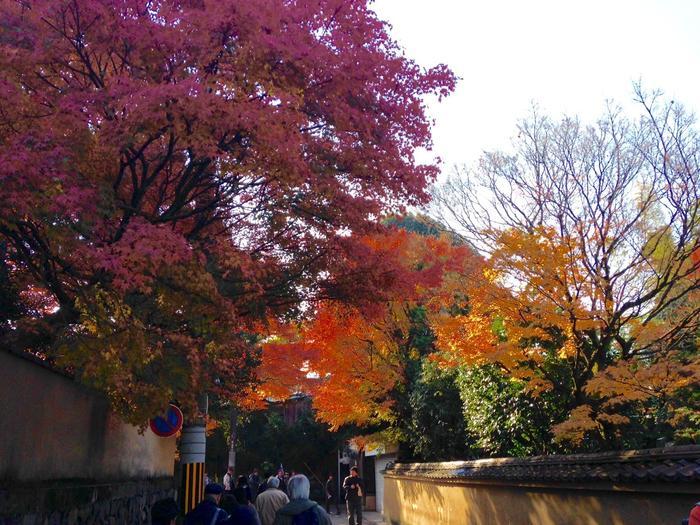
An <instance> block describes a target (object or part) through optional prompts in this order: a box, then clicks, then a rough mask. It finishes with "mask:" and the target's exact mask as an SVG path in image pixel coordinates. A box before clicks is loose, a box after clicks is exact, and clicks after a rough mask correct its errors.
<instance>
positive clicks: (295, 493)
mask: <svg viewBox="0 0 700 525" xmlns="http://www.w3.org/2000/svg"><path fill="white" fill-rule="evenodd" d="M310 490H311V484H310V483H309V478H307V477H306V476H304V475H303V474H297V475H296V476H293V477H291V478H289V484H288V486H287V492H288V494H289V503H287V504H286V505H285V506H284V507H282V508H281V509H279V510H278V511H277V514H276V515H275V522H274V525H292V524H294V523H303V524H307V523H313V524H318V525H332V523H331V517H330V516H329V515H328V513H327V512H326V511H325V510H323V507H321V506H320V505H319V504H318V503H316V502H315V501H311V500H310V499H309V491H310Z"/></svg>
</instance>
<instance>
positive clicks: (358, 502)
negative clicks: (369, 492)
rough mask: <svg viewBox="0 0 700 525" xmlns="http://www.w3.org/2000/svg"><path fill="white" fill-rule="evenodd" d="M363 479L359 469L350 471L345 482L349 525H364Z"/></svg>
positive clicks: (353, 468) (355, 468)
mask: <svg viewBox="0 0 700 525" xmlns="http://www.w3.org/2000/svg"><path fill="white" fill-rule="evenodd" d="M362 487H363V485H362V479H361V478H360V471H359V470H358V468H357V467H352V468H351V469H350V475H349V476H348V477H347V478H345V480H344V481H343V488H344V489H345V503H346V505H347V509H348V525H362V496H363V492H364V491H363V489H362Z"/></svg>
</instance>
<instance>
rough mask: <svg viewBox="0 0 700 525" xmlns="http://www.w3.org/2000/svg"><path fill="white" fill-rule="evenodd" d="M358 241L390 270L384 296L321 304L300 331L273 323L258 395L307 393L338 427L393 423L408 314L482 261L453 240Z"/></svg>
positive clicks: (402, 234) (391, 236)
mask: <svg viewBox="0 0 700 525" xmlns="http://www.w3.org/2000/svg"><path fill="white" fill-rule="evenodd" d="M361 244H362V245H363V246H365V247H367V248H369V250H370V252H371V253H372V254H373V256H377V255H379V258H380V259H381V260H382V261H383V263H384V265H385V266H386V268H387V272H391V273H392V276H391V279H390V281H391V283H392V286H391V287H390V288H388V289H387V288H385V294H386V295H385V296H382V297H375V298H374V300H362V301H361V302H359V303H357V304H351V303H348V302H339V301H331V300H327V301H324V302H322V303H320V304H318V305H317V306H316V309H315V310H314V312H313V316H312V318H311V319H310V320H309V321H308V322H306V323H304V324H302V325H300V326H296V327H291V326H290V325H282V324H279V323H277V322H275V323H273V324H272V325H271V335H270V337H269V338H268V340H266V342H265V343H264V344H263V359H262V365H261V367H260V369H259V373H258V377H259V379H260V380H261V385H260V386H259V388H258V389H257V394H258V397H275V398H283V397H286V396H287V395H289V394H290V393H293V392H296V391H306V392H309V393H311V394H312V395H313V400H314V407H315V409H316V410H317V415H318V417H319V418H320V419H321V420H323V421H326V422H327V423H329V424H330V425H331V426H332V427H334V428H337V427H339V426H340V425H343V424H346V423H355V424H359V425H363V424H368V423H373V422H380V421H385V422H386V421H390V420H391V419H392V417H393V416H392V411H391V409H392V403H391V401H390V398H389V392H390V391H391V390H392V389H393V388H394V387H395V386H396V385H397V384H399V383H400V382H401V381H403V378H404V374H403V372H404V371H403V365H402V363H403V361H402V356H403V355H406V354H408V353H410V352H411V351H412V350H413V349H412V348H410V344H409V337H408V332H409V325H410V321H409V317H408V312H409V309H410V308H411V307H413V306H416V305H418V304H427V302H429V301H432V300H435V298H436V297H440V296H442V295H443V294H450V293H451V288H452V287H453V286H454V282H458V281H460V279H461V280H463V279H464V278H466V276H467V275H468V274H470V273H471V272H472V271H473V268H474V267H475V265H476V264H478V260H477V258H476V257H475V256H474V254H473V253H472V252H471V251H470V250H468V249H467V248H466V247H464V246H455V245H454V244H453V243H452V242H451V241H450V240H449V239H448V238H436V237H425V236H420V235H417V234H414V233H410V232H407V231H405V230H401V229H392V230H389V231H388V232H385V233H381V234H376V235H372V236H366V237H364V238H363V239H362V240H361ZM387 263H389V264H387Z"/></svg>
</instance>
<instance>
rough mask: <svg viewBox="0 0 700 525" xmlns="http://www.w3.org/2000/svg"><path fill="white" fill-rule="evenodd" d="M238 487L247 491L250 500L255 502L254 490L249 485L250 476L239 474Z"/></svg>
mask: <svg viewBox="0 0 700 525" xmlns="http://www.w3.org/2000/svg"><path fill="white" fill-rule="evenodd" d="M236 488H237V489H243V490H244V491H245V495H246V497H247V498H248V502H250V503H252V502H253V491H252V490H251V489H250V485H248V478H247V477H246V476H238V482H237V483H236ZM236 499H238V498H236Z"/></svg>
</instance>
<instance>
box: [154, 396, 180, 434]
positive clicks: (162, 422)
mask: <svg viewBox="0 0 700 525" xmlns="http://www.w3.org/2000/svg"><path fill="white" fill-rule="evenodd" d="M183 419H184V418H183V416H182V410H180V409H179V408H178V407H176V406H175V405H173V404H171V405H170V406H169V407H168V411H167V412H166V413H165V415H164V416H156V417H154V418H153V419H151V420H150V421H149V423H150V427H151V430H152V431H153V433H154V434H155V435H156V436H160V437H170V436H174V435H175V434H177V433H178V431H179V430H180V429H181V428H182V421H183Z"/></svg>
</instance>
